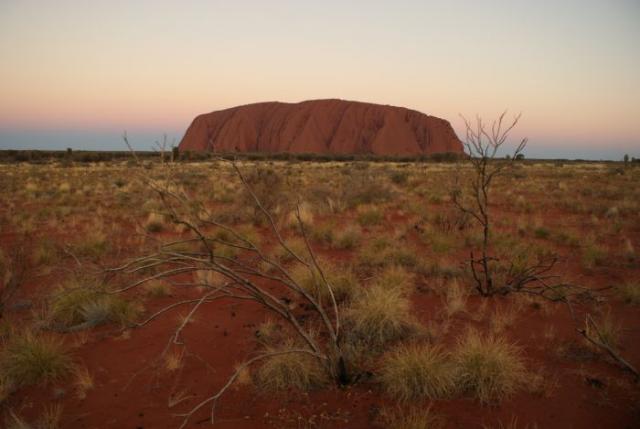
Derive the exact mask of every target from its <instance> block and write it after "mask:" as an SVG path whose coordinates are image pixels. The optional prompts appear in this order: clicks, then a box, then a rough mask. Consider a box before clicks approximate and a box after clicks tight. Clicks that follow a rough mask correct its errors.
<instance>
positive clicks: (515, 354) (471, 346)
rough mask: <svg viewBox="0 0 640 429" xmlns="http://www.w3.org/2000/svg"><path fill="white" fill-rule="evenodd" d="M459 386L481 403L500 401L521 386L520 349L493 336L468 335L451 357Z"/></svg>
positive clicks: (522, 374)
mask: <svg viewBox="0 0 640 429" xmlns="http://www.w3.org/2000/svg"><path fill="white" fill-rule="evenodd" d="M454 359H455V364H456V371H457V380H458V386H459V388H460V389H461V390H462V391H463V392H466V393H468V394H470V395H472V396H473V397H475V398H477V399H478V400H479V401H480V402H482V403H494V402H500V401H501V400H502V399H503V398H506V397H509V396H510V395H512V394H513V393H514V392H515V391H516V390H518V388H519V387H521V385H522V383H523V381H524V377H525V374H526V373H525V367H524V363H523V360H522V357H521V354H520V350H519V349H518V348H517V347H515V346H514V345H512V344H509V343H508V342H507V341H506V340H504V339H503V338H500V337H496V336H486V337H483V336H481V335H480V334H478V333H477V332H475V331H470V332H468V333H467V334H466V335H465V336H464V337H462V339H461V340H460V341H459V342H458V346H457V348H456V350H455V354H454Z"/></svg>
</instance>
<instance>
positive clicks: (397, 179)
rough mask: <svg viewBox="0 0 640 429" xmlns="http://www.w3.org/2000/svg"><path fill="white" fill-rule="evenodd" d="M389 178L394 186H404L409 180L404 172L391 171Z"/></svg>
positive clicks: (407, 174)
mask: <svg viewBox="0 0 640 429" xmlns="http://www.w3.org/2000/svg"><path fill="white" fill-rule="evenodd" d="M389 178H390V179H391V181H392V182H393V183H395V184H396V185H404V184H406V183H407V180H409V173H408V172H406V171H393V172H392V173H391V174H390V175H389Z"/></svg>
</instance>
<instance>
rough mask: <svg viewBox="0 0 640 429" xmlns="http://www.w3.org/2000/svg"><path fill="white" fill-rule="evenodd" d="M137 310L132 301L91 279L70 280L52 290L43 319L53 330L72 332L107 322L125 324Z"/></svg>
mask: <svg viewBox="0 0 640 429" xmlns="http://www.w3.org/2000/svg"><path fill="white" fill-rule="evenodd" d="M139 310H140V309H139V307H138V305H136V303H135V302H132V301H130V300H127V299H126V298H125V297H123V296H119V295H113V294H108V293H106V291H105V289H104V287H103V286H102V285H100V284H97V283H96V282H95V281H92V280H82V279H73V280H70V281H68V282H66V283H64V284H63V285H62V286H61V287H59V288H58V290H56V291H55V292H54V293H53V295H52V296H51V298H50V301H49V307H48V314H47V317H46V318H47V322H48V324H49V325H50V326H51V327H52V328H53V329H56V330H60V331H75V330H81V329H86V328H91V327H94V326H98V325H101V324H103V323H107V322H116V323H120V324H123V325H126V324H127V323H129V322H131V321H132V320H133V319H134V318H135V316H136V315H137V314H138V313H139Z"/></svg>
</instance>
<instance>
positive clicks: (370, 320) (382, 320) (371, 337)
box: [345, 284, 419, 350]
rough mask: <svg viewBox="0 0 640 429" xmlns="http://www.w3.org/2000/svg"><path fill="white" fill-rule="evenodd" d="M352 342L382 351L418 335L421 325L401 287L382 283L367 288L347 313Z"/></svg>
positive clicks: (346, 317)
mask: <svg viewBox="0 0 640 429" xmlns="http://www.w3.org/2000/svg"><path fill="white" fill-rule="evenodd" d="M345 319H346V322H347V324H348V325H349V327H350V329H349V334H348V335H349V336H350V337H351V340H352V341H355V342H363V343H365V344H367V345H369V347H371V348H372V349H374V350H376V349H380V348H382V347H383V346H384V345H385V344H387V343H389V342H394V341H398V340H402V339H405V338H407V337H409V336H411V335H412V334H414V333H416V332H417V331H418V329H419V325H418V323H417V322H416V320H415V319H414V318H413V316H412V315H411V302H410V301H409V299H408V298H407V296H406V295H405V294H404V293H403V291H402V290H400V289H399V288H393V287H384V286H381V285H379V284H375V285H372V286H371V287H369V288H368V289H366V290H365V291H364V292H363V293H362V294H361V295H359V296H358V298H357V299H356V300H354V302H353V303H352V304H351V306H350V307H349V308H347V309H346V311H345Z"/></svg>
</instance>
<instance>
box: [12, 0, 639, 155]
mask: <svg viewBox="0 0 640 429" xmlns="http://www.w3.org/2000/svg"><path fill="white" fill-rule="evenodd" d="M639 46H640V1H638V0H601V1H595V0H581V1H573V0H564V1H561V2H560V1H530V0H529V1H519V0H511V1H497V0H493V1H490V0H487V1H477V0H476V1H471V0H470V1H456V0H453V1H445V0H440V1H427V0H394V1H376V0H368V1H360V0H351V1H349V2H345V1H338V0H324V1H303V0H290V1H279V0H270V1H264V0H253V1H249V0H234V1H228V0H225V1H218V0H209V1H174V2H169V1H159V0H157V1H142V0H140V1H133V0H129V1H118V0H115V1H114V0H112V1H99V0H93V1H66V0H59V1H48V0H39V1H29V0H20V1H14V0H1V1H0V149H9V148H17V149H25V148H26V149H65V148H67V147H72V148H74V149H88V150H122V149H124V148H125V147H124V144H123V142H122V138H121V135H122V133H123V131H125V130H126V131H127V133H128V134H129V136H130V140H131V141H132V143H133V145H134V146H135V147H136V148H137V149H141V150H147V149H150V148H151V146H152V144H153V142H154V141H155V140H157V139H159V138H161V136H162V134H163V133H166V134H167V135H168V136H169V139H170V140H172V139H175V141H176V143H178V142H179V141H180V138H181V137H182V135H183V134H184V131H185V130H186V128H187V127H188V126H189V124H190V122H191V120H192V119H193V118H194V117H195V116H196V115H198V114H200V113H205V112H210V111H214V110H219V109H224V108H228V107H233V106H236V105H241V104H248V103H253V102H260V101H286V102H298V101H303V100H308V99H319V98H342V99H347V100H357V101H365V102H373V103H381V104H391V105H396V106H403V107H408V108H411V109H415V110H419V111H421V112H424V113H427V114H429V115H434V116H438V117H441V118H444V119H447V120H449V121H450V122H451V123H452V125H453V126H454V128H455V130H456V132H457V134H458V136H459V137H461V138H462V137H463V136H464V133H463V131H464V128H463V121H462V119H461V118H460V115H463V116H465V117H470V118H474V117H475V116H476V115H479V116H480V117H482V118H484V119H485V120H487V121H490V120H491V119H493V118H495V117H497V115H499V114H500V113H501V112H502V111H503V110H505V109H508V110H509V112H513V113H520V112H521V113H522V119H521V121H520V123H519V125H518V127H517V128H516V130H514V132H513V138H514V142H515V140H517V139H519V138H522V137H525V136H526V137H528V138H529V141H530V142H529V145H528V148H527V150H526V151H525V153H526V155H527V156H528V157H540V158H581V159H621V158H622V157H623V156H624V154H626V153H628V154H629V155H630V156H635V157H637V158H640V48H639Z"/></svg>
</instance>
